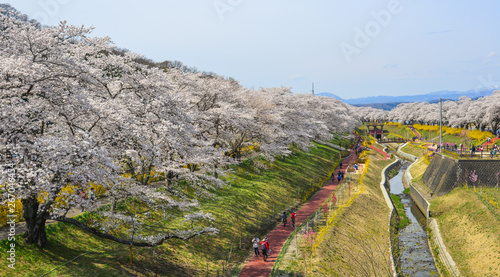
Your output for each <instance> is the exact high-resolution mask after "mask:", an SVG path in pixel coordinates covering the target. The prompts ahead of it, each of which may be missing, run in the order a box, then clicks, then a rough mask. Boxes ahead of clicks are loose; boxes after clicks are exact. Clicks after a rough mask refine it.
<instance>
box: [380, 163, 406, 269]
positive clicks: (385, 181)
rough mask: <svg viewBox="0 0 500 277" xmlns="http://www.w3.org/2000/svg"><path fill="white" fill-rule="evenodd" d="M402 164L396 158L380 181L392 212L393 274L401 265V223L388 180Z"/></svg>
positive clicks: (390, 226) (390, 234)
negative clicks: (390, 194) (399, 250)
mask: <svg viewBox="0 0 500 277" xmlns="http://www.w3.org/2000/svg"><path fill="white" fill-rule="evenodd" d="M400 164H401V161H400V160H396V161H394V162H393V163H391V164H389V165H388V166H386V167H385V168H384V169H382V173H381V174H382V181H380V190H381V191H382V194H383V195H384V199H385V202H386V203H387V207H389V210H390V213H389V226H388V228H389V237H390V238H389V244H390V249H389V252H390V253H389V256H390V257H391V266H392V272H393V276H397V272H398V269H399V268H400V267H401V266H400V264H399V258H398V257H397V256H396V255H395V253H397V252H398V251H396V250H397V247H398V243H397V232H395V230H396V228H397V226H398V225H399V214H398V212H397V210H396V207H395V206H394V202H392V199H391V197H390V196H389V181H388V176H389V173H390V172H391V171H392V170H393V169H394V168H396V167H397V166H399V165H400Z"/></svg>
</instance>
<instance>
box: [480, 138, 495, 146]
mask: <svg viewBox="0 0 500 277" xmlns="http://www.w3.org/2000/svg"><path fill="white" fill-rule="evenodd" d="M497 140H499V138H492V139H491V142H485V143H483V146H490V145H493V144H495V142H497Z"/></svg>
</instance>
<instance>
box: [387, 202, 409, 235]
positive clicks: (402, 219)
mask: <svg viewBox="0 0 500 277" xmlns="http://www.w3.org/2000/svg"><path fill="white" fill-rule="evenodd" d="M391 199H392V202H394V206H396V210H397V211H398V214H399V226H398V228H399V229H401V228H404V227H406V226H407V225H408V224H410V219H409V218H408V216H406V213H405V206H404V205H403V203H401V198H400V197H399V196H397V195H395V194H391Z"/></svg>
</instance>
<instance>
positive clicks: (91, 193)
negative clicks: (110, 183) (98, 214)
mask: <svg viewBox="0 0 500 277" xmlns="http://www.w3.org/2000/svg"><path fill="white" fill-rule="evenodd" d="M89 199H90V204H91V205H92V204H94V201H95V192H94V188H90V192H89Z"/></svg>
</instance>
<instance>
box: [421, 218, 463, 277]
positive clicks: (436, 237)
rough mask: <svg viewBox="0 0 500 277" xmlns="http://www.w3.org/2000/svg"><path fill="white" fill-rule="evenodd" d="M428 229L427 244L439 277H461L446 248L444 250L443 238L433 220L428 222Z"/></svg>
mask: <svg viewBox="0 0 500 277" xmlns="http://www.w3.org/2000/svg"><path fill="white" fill-rule="evenodd" d="M428 227H429V229H430V232H429V231H428V233H429V236H428V237H430V238H429V239H428V240H427V241H428V243H429V248H430V249H431V253H432V256H433V257H434V262H435V263H436V264H437V265H439V266H437V268H438V270H439V273H440V275H441V276H461V275H460V271H459V270H458V267H457V265H456V264H455V261H453V258H452V257H451V255H450V253H448V248H446V245H445V244H444V242H443V238H442V237H441V233H440V232H439V225H438V223H437V221H436V220H435V219H434V218H431V219H430V220H429V222H428ZM436 256H437V257H436ZM443 271H444V272H443Z"/></svg>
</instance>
